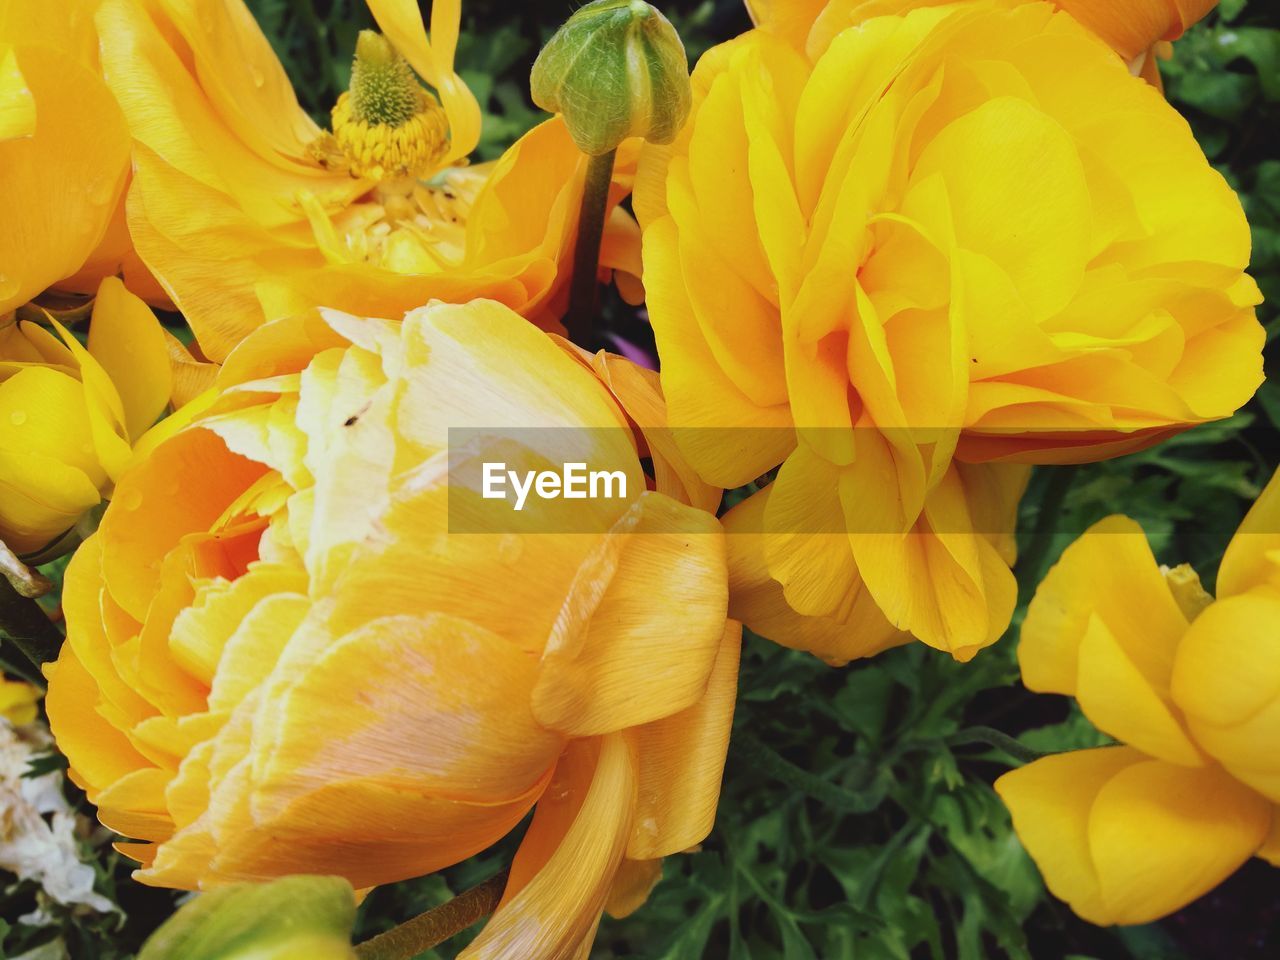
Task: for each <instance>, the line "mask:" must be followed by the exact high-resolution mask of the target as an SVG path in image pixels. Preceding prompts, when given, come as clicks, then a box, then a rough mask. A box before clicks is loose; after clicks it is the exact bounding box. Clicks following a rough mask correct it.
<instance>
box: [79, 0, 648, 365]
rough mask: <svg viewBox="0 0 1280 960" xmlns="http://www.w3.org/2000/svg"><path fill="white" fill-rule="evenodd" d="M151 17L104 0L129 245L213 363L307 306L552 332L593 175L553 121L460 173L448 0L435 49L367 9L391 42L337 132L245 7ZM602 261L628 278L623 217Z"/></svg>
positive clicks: (458, 97) (622, 172)
mask: <svg viewBox="0 0 1280 960" xmlns="http://www.w3.org/2000/svg"><path fill="white" fill-rule="evenodd" d="M155 6H156V7H157V8H158V9H159V10H160V11H161V12H162V13H163V15H164V16H163V18H162V17H160V16H158V15H156V16H148V14H147V12H145V11H144V10H142V9H141V8H140V6H139V5H138V4H137V3H136V0H103V3H102V8H101V10H100V12H99V14H98V26H99V30H100V31H101V33H102V35H103V37H104V40H103V47H102V58H103V61H104V63H105V64H106V65H107V67H108V76H109V78H110V82H111V87H112V90H113V91H114V93H115V94H116V96H117V98H118V99H119V101H120V104H121V106H122V107H123V108H124V112H125V115H126V116H127V118H128V121H129V128H130V131H131V132H132V134H133V137H134V140H135V160H134V164H135V170H134V177H133V181H132V185H131V187H130V189H129V203H128V207H129V229H130V231H131V233H132V235H133V238H134V242H135V243H136V245H137V248H138V250H139V252H140V254H141V255H142V257H143V259H144V260H145V261H146V262H147V263H148V264H149V265H150V266H151V267H152V269H153V270H154V271H155V272H156V274H157V275H158V276H160V277H161V278H162V280H163V283H164V285H165V288H166V289H167V290H168V292H169V293H170V295H171V296H172V298H173V300H174V302H175V303H176V304H177V305H178V307H179V308H180V309H181V310H182V312H183V313H184V314H185V315H186V317H187V319H188V321H189V322H190V323H191V326H192V328H193V329H194V330H195V332H196V335H197V338H198V339H199V342H200V345H201V347H202V348H203V350H204V353H205V354H206V355H207V356H208V357H209V358H210V359H212V360H215V361H221V360H223V359H224V358H225V357H226V356H227V354H228V353H229V352H230V351H231V349H232V348H234V347H235V345H236V344H237V343H239V342H240V341H241V340H243V339H244V337H245V336H246V335H247V334H249V333H250V332H251V331H253V330H254V329H255V328H257V327H259V326H261V325H262V324H263V323H265V322H267V321H268V320H272V319H278V318H281V317H286V316H290V315H292V314H295V313H300V312H302V311H304V310H307V309H311V308H314V307H316V306H326V307H333V308H337V309H342V310H347V311H350V312H353V313H359V314H362V315H367V316H382V317H398V316H401V315H402V314H403V313H404V312H405V311H406V310H409V309H412V308H414V307H418V306H421V305H422V304H424V303H426V302H428V301H429V300H431V299H442V300H447V301H450V302H462V301H466V300H468V299H471V298H472V297H478V296H483V297H488V298H491V299H495V300H499V301H501V302H503V303H505V304H507V305H508V306H510V307H511V308H513V309H515V310H517V311H518V312H520V313H522V314H524V315H525V316H528V317H530V318H531V319H534V320H536V321H537V322H538V323H539V324H540V325H542V326H545V327H554V326H555V324H556V322H557V320H556V318H557V316H558V312H559V311H561V309H562V306H563V304H562V303H561V301H562V300H563V299H565V298H566V297H567V290H566V289H565V285H564V283H563V281H565V280H567V276H566V275H564V274H562V272H561V271H560V263H561V262H562V260H566V261H567V260H568V259H569V257H570V256H571V253H572V248H573V241H574V236H575V231H576V225H577V215H578V205H579V198H580V196H581V191H582V173H583V171H584V170H585V164H586V160H585V158H583V157H582V156H581V155H580V154H579V153H578V151H577V149H576V148H575V147H574V146H573V143H572V141H571V140H570V139H569V137H568V134H567V133H566V131H565V129H564V125H563V123H561V122H560V121H558V120H553V121H549V122H547V123H545V124H543V125H541V126H539V127H537V128H535V129H534V130H532V131H531V132H530V133H529V134H527V135H526V136H525V137H524V138H523V139H521V140H520V141H519V142H518V143H517V144H516V145H515V146H513V147H512V148H511V150H510V151H508V153H507V154H506V155H504V156H503V157H502V158H500V159H499V160H497V161H495V162H494V163H490V164H480V165H475V166H466V165H465V164H466V157H467V155H468V154H469V153H470V152H471V150H472V149H473V148H474V146H475V144H476V142H477V139H478V137H479V133H480V109H479V107H478V105H477V104H476V101H475V98H474V97H473V96H472V95H471V93H470V91H468V89H467V87H466V85H465V84H464V83H463V82H462V80H461V79H460V78H459V77H458V75H457V74H456V73H455V72H454V67H453V60H454V48H455V47H456V45H457V40H458V25H459V18H460V15H461V14H460V3H459V0H436V2H435V3H434V4H433V5H432V10H431V39H430V41H428V39H427V34H426V31H425V29H424V26H423V22H422V18H421V14H420V13H419V11H418V5H417V3H415V2H412V0H369V8H370V10H371V11H372V12H373V14H374V16H375V17H376V18H377V21H378V24H379V26H380V27H381V28H382V30H383V32H384V34H385V38H384V37H381V36H378V35H377V34H372V33H367V34H365V35H363V36H362V39H361V42H360V44H359V45H358V49H357V51H356V52H357V61H356V66H355V69H354V70H353V84H352V89H351V91H350V92H348V93H346V94H343V96H342V97H341V98H340V99H339V101H338V103H337V104H336V105H335V107H334V112H333V117H332V125H333V127H334V130H333V132H332V133H328V132H326V131H322V130H321V129H320V128H319V127H318V126H317V125H316V124H315V123H314V122H312V120H311V119H310V118H309V117H308V116H307V115H306V114H305V113H304V112H303V111H302V109H301V108H300V107H299V106H298V103H297V99H296V97H295V94H294V91H293V88H292V87H291V86H290V83H289V79H288V77H287V76H285V73H284V69H283V67H282V66H281V64H280V62H279V61H278V60H277V59H276V57H275V54H274V53H273V52H272V51H271V48H270V46H269V44H268V43H267V40H266V38H265V37H264V36H263V35H262V33H261V31H260V30H259V28H258V26H257V24H256V23H255V22H254V20H253V17H252V16H251V14H250V13H249V11H248V10H247V9H246V8H245V6H244V4H243V2H242V0H200V2H196V3H191V2H186V0H157V2H156V4H155ZM166 18H167V19H166ZM410 67H411V68H412V69H410ZM415 71H416V76H415ZM418 78H421V81H423V82H425V83H426V84H428V85H429V86H430V87H431V90H427V89H426V88H424V87H423V86H422V85H421V83H420V82H419V79H418ZM628 150H629V151H630V152H629V154H628V156H627V157H624V160H623V162H622V163H621V164H620V166H619V172H618V175H617V178H616V179H617V183H616V184H615V188H614V192H613V196H612V198H611V199H612V202H613V203H614V204H616V203H617V202H619V201H620V200H621V199H622V197H623V196H624V195H625V193H626V191H627V190H628V189H629V186H630V182H629V181H630V173H629V171H631V170H633V169H634V155H635V150H634V147H629V148H628ZM628 158H629V159H628ZM603 262H604V263H605V264H606V266H607V267H608V268H613V267H617V268H620V269H623V270H627V271H630V272H632V273H638V272H639V243H638V231H637V230H636V227H635V224H634V222H633V221H631V220H630V218H629V217H627V216H626V215H625V214H624V213H623V212H622V211H620V210H617V211H615V214H614V216H613V217H612V219H611V220H610V221H609V225H608V228H607V230H606V236H605V246H604V253H603ZM606 272H607V271H606ZM628 289H629V290H632V291H634V284H632V286H631V287H629V288H628Z"/></svg>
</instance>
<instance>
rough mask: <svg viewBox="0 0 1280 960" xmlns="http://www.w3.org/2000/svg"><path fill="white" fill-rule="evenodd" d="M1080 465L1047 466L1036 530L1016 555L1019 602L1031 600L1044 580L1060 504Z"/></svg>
mask: <svg viewBox="0 0 1280 960" xmlns="http://www.w3.org/2000/svg"><path fill="white" fill-rule="evenodd" d="M1079 469H1080V468H1079V467H1075V466H1066V467H1050V468H1049V470H1050V471H1051V472H1050V474H1049V482H1048V484H1047V485H1046V486H1045V491H1044V495H1043V496H1042V497H1041V498H1040V511H1039V514H1038V515H1037V516H1036V525H1035V529H1034V530H1033V531H1032V533H1031V541H1030V543H1028V544H1027V549H1026V551H1025V552H1024V553H1023V554H1022V556H1021V557H1019V558H1018V566H1017V568H1016V572H1017V574H1018V605H1019V606H1021V605H1023V604H1025V603H1029V602H1030V601H1031V597H1032V595H1033V594H1034V593H1035V592H1036V587H1038V586H1039V585H1040V581H1041V580H1042V579H1044V574H1045V567H1047V566H1048V565H1049V560H1050V559H1051V558H1050V556H1049V552H1050V550H1051V549H1052V548H1053V544H1054V541H1055V540H1056V539H1057V537H1056V536H1055V535H1054V534H1055V533H1056V531H1055V530H1054V524H1056V523H1057V522H1058V519H1059V517H1060V516H1061V514H1062V506H1063V504H1064V503H1066V500H1067V494H1068V493H1069V492H1070V490H1071V484H1072V483H1073V482H1075V479H1076V474H1077V473H1078V472H1079Z"/></svg>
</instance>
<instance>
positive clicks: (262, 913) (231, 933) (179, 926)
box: [138, 876, 356, 960]
mask: <svg viewBox="0 0 1280 960" xmlns="http://www.w3.org/2000/svg"><path fill="white" fill-rule="evenodd" d="M355 919H356V901H355V893H354V891H352V889H351V884H349V883H347V881H346V880H343V879H342V878H340V877H307V876H301V877H284V878H283V879H280V880H275V881H273V882H271V883H260V884H259V883H241V884H235V885H234V886H227V887H218V888H217V889H214V890H211V891H210V892H208V893H202V894H200V896H198V897H196V898H195V899H194V900H192V901H190V902H188V903H186V904H184V905H183V906H182V908H181V909H179V910H178V912H177V913H175V914H174V915H173V916H172V917H170V918H169V919H168V920H166V921H165V922H164V924H163V925H162V926H161V927H160V929H158V930H157V931H156V932H155V933H154V934H152V935H151V938H150V939H149V940H147V942H146V944H144V945H143V947H142V952H141V953H139V954H138V960H355V951H354V950H353V949H352V948H351V930H352V928H353V927H354V926H355Z"/></svg>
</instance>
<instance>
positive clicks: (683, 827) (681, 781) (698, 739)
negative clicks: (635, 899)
mask: <svg viewBox="0 0 1280 960" xmlns="http://www.w3.org/2000/svg"><path fill="white" fill-rule="evenodd" d="M741 645H742V626H741V625H740V624H738V623H735V622H734V621H732V620H730V621H728V622H727V623H726V624H725V628H724V635H723V637H722V638H721V640H720V649H719V652H718V653H717V654H716V662H715V666H714V667H712V670H711V676H710V677H709V678H708V679H707V688H706V690H705V691H704V692H703V695H702V698H701V699H700V700H698V702H697V703H695V704H694V705H693V706H691V707H687V708H685V709H684V710H682V711H680V712H679V713H676V714H673V715H671V716H669V717H665V718H663V719H661V720H656V721H654V722H653V723H649V724H645V725H644V726H642V727H638V728H636V730H635V731H634V732H633V734H632V740H633V743H634V744H635V750H636V763H637V790H636V816H635V822H634V824H633V826H632V832H631V839H630V840H629V842H628V844H627V856H628V857H629V858H631V859H632V860H639V861H646V860H655V859H657V858H661V857H665V856H668V855H670V854H673V853H679V852H680V851H682V850H687V849H689V848H690V847H692V846H693V845H694V844H696V843H700V842H702V840H703V839H704V838H705V837H706V836H707V834H708V833H710V832H711V827H712V824H713V823H714V821H715V815H716V804H717V801H718V800H719V798H720V779H721V774H722V773H723V771H724V758H725V752H726V751H727V750H728V747H729V728H730V726H731V725H732V723H733V704H734V700H735V698H736V695H737V691H738V658H739V653H740V647H741ZM646 892H647V891H646ZM610 912H613V911H612V910H611V911H610ZM614 915H615V916H616V915H617V914H616V913H615V914H614Z"/></svg>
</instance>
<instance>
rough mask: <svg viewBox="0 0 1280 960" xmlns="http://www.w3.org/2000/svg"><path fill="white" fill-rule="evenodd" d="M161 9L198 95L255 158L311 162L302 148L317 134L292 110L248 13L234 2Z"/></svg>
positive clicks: (287, 88)
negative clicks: (185, 47) (189, 64)
mask: <svg viewBox="0 0 1280 960" xmlns="http://www.w3.org/2000/svg"><path fill="white" fill-rule="evenodd" d="M161 7H162V8H163V11H164V15H165V16H166V17H167V18H168V19H169V21H170V22H171V23H172V25H173V27H174V28H175V29H176V30H177V31H178V32H179V33H181V34H182V36H183V38H184V39H185V40H186V41H187V43H188V44H189V45H190V47H191V54H192V57H193V59H194V61H195V68H196V75H197V76H198V77H199V80H200V85H201V88H202V90H203V91H204V93H205V94H206V96H208V97H209V99H210V101H211V102H212V103H213V104H214V106H215V107H216V108H217V110H218V112H219V113H220V114H221V116H222V117H223V118H224V119H225V120H226V122H227V123H228V124H229V126H230V127H231V129H233V130H234V131H235V133H236V135H237V136H238V137H240V139H241V140H243V141H245V142H246V143H247V144H249V145H250V146H252V147H253V148H254V150H255V151H256V152H257V153H258V154H259V155H261V156H264V157H272V156H273V155H277V156H278V157H280V158H285V159H288V160H291V161H294V162H295V163H303V164H307V163H309V162H311V161H310V155H309V153H308V149H307V148H308V146H309V145H310V144H311V142H312V141H314V140H315V139H316V138H317V137H319V136H320V128H319V127H317V126H316V125H315V122H314V121H312V119H311V118H310V117H309V116H307V114H306V112H305V111H304V110H303V109H302V108H301V107H300V106H298V98H297V95H296V94H295V93H294V91H293V86H292V85H291V84H290V83H289V78H288V76H287V75H286V74H285V71H284V67H283V66H282V65H281V63H280V61H279V59H278V58H277V57H276V55H275V53H274V52H273V51H272V49H271V45H270V44H269V43H268V41H267V38H266V37H265V36H264V35H263V33H262V29H261V28H260V27H259V26H258V23H257V21H256V20H255V19H254V18H253V15H252V14H251V13H250V11H249V8H248V7H247V6H245V5H244V4H242V3H239V2H236V0H195V2H194V3H182V2H176V0H161ZM233 65H234V68H232V67H233Z"/></svg>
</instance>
